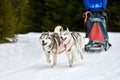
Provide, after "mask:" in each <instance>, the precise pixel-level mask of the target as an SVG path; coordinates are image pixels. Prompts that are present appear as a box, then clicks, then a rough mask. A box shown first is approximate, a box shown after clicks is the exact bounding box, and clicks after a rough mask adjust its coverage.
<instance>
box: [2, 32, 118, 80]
mask: <svg viewBox="0 0 120 80" xmlns="http://www.w3.org/2000/svg"><path fill="white" fill-rule="evenodd" d="M80 34H82V35H83V36H84V33H80ZM39 36H40V33H28V34H24V35H18V42H17V43H13V44H12V43H9V44H0V80H120V33H109V38H110V43H111V44H112V47H111V48H110V49H109V50H108V51H106V52H101V53H87V52H84V59H83V60H81V59H80V56H78V58H77V61H76V62H75V63H74V64H73V67H69V66H68V61H67V58H66V55H65V53H62V54H60V55H58V62H57V66H55V67H54V68H51V67H50V66H51V64H48V63H47V62H46V59H45V55H44V52H43V50H42V47H41V45H40V42H39Z"/></svg>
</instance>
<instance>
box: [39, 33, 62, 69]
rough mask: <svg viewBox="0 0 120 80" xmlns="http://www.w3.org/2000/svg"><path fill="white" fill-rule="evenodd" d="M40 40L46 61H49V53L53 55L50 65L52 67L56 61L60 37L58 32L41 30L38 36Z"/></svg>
mask: <svg viewBox="0 0 120 80" xmlns="http://www.w3.org/2000/svg"><path fill="white" fill-rule="evenodd" d="M40 41H41V44H42V47H43V50H44V52H45V55H46V60H47V62H48V63H51V60H50V54H52V55H53V64H52V66H51V67H54V66H55V65H56V62H57V54H58V50H59V46H60V38H59V36H58V34H57V33H51V34H50V32H42V34H41V36H40Z"/></svg>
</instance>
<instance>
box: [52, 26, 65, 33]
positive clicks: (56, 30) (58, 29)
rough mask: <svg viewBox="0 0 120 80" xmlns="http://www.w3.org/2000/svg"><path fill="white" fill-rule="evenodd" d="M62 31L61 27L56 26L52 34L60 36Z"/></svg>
mask: <svg viewBox="0 0 120 80" xmlns="http://www.w3.org/2000/svg"><path fill="white" fill-rule="evenodd" d="M62 31H63V27H62V26H56V27H55V29H54V32H55V33H57V34H58V35H60V33H61V32H62Z"/></svg>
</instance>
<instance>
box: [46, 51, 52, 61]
mask: <svg viewBox="0 0 120 80" xmlns="http://www.w3.org/2000/svg"><path fill="white" fill-rule="evenodd" d="M46 60H47V62H48V63H51V60H50V52H46Z"/></svg>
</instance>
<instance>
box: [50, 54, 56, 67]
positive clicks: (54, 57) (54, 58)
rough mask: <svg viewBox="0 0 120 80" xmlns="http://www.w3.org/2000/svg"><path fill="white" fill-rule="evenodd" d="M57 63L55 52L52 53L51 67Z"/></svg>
mask: <svg viewBox="0 0 120 80" xmlns="http://www.w3.org/2000/svg"><path fill="white" fill-rule="evenodd" d="M56 63H57V54H53V64H52V66H51V67H52V68H53V67H54V66H55V65H56Z"/></svg>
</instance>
